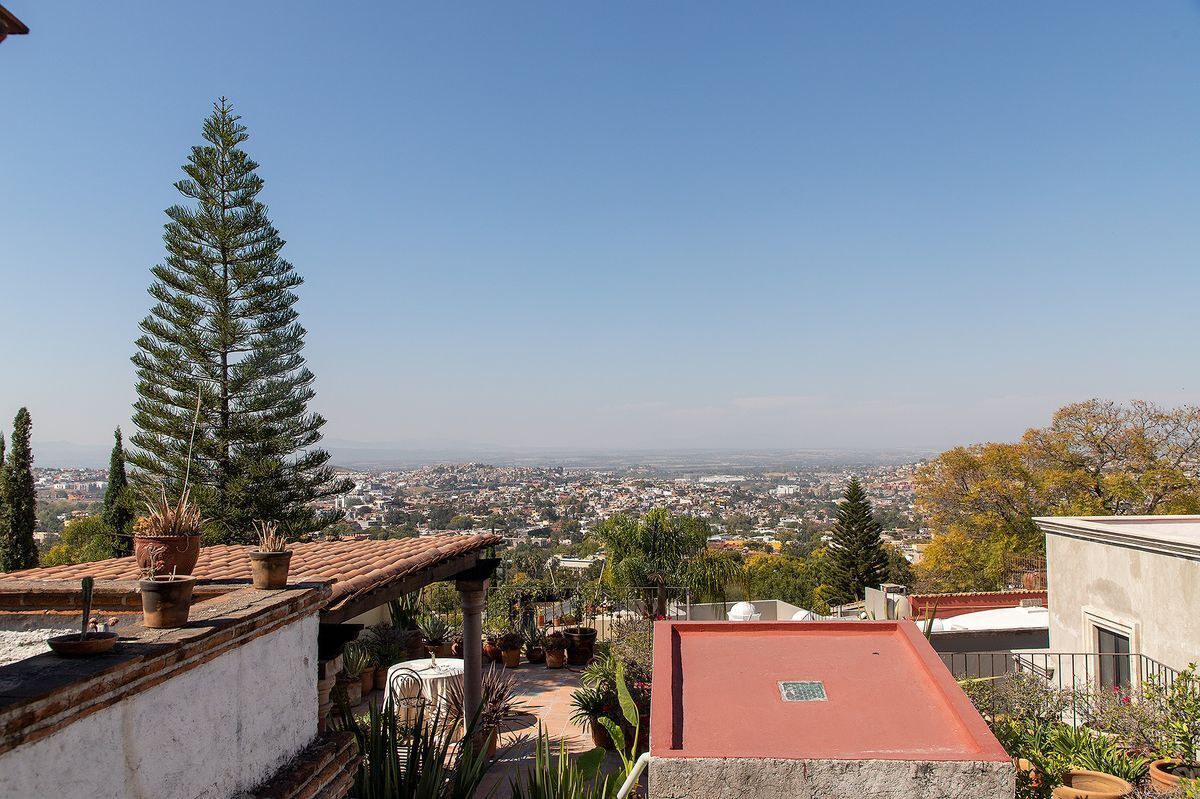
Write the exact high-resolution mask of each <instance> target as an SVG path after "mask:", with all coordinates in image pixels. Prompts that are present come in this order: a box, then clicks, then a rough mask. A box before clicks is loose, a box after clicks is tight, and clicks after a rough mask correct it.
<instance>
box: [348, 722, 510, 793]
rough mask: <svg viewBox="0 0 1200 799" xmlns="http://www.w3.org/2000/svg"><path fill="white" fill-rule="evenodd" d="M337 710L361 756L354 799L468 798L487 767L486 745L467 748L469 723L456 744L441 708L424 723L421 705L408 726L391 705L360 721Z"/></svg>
mask: <svg viewBox="0 0 1200 799" xmlns="http://www.w3.org/2000/svg"><path fill="white" fill-rule="evenodd" d="M339 712H340V715H341V719H342V721H341V725H342V727H343V728H345V729H350V730H352V731H353V732H354V734H355V737H356V738H357V739H358V751H359V752H360V753H361V754H362V756H363V759H362V764H361V765H360V766H359V769H358V774H357V775H356V777H355V780H354V791H353V792H352V795H353V796H355V797H356V798H357V799H395V798H396V797H405V799H471V797H472V796H474V794H475V791H476V789H477V788H478V787H479V784H480V783H481V782H482V781H483V778H484V776H485V775H486V774H487V771H488V769H489V768H490V767H491V761H490V759H489V758H488V753H487V747H476V746H473V745H472V744H471V741H472V740H474V739H475V738H474V735H473V733H474V731H475V729H476V720H474V719H472V721H471V722H470V723H469V724H468V725H467V733H468V734H467V735H466V737H465V738H464V739H462V741H461V742H460V740H459V736H458V730H457V725H454V724H448V723H446V717H445V714H444V712H443V711H440V710H439V711H435V712H434V715H433V717H432V718H430V719H429V720H428V722H427V721H426V713H425V708H424V706H418V707H417V709H416V716H415V718H414V719H413V720H412V724H411V725H410V724H406V723H405V722H404V721H403V720H402V719H401V718H400V717H399V716H398V715H397V713H396V710H395V708H394V707H393V706H391V705H387V706H385V707H384V708H383V709H380V708H379V707H378V706H376V705H372V706H371V709H370V713H369V714H368V715H367V718H366V719H364V720H363V721H362V722H359V721H356V720H355V719H354V716H353V715H352V714H351V712H350V709H349V707H346V706H341V707H340V708H339Z"/></svg>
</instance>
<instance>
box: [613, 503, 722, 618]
mask: <svg viewBox="0 0 1200 799" xmlns="http://www.w3.org/2000/svg"><path fill="white" fill-rule="evenodd" d="M596 532H597V533H598V534H599V535H600V538H601V540H602V541H603V542H604V545H605V548H606V558H605V567H604V568H605V573H604V579H606V580H609V581H611V582H614V583H617V584H618V585H625V586H631V587H649V588H653V589H654V590H655V594H656V601H655V613H656V614H657V615H659V616H665V615H666V613H667V587H668V586H680V585H683V586H687V587H689V588H693V589H696V590H698V591H701V592H705V593H710V594H720V593H721V592H723V591H724V587H725V584H726V582H728V580H729V579H730V578H731V577H732V576H733V575H734V574H736V570H737V569H738V568H740V566H738V565H737V564H736V562H735V561H733V560H731V559H729V558H726V557H720V556H718V555H716V554H714V553H711V552H710V551H709V549H708V536H709V527H708V522H706V521H705V520H703V519H699V518H696V517H695V516H675V515H673V514H672V513H671V512H670V511H669V510H667V509H666V508H655V509H654V510H652V511H650V512H649V513H647V514H646V515H645V516H643V517H642V518H640V519H639V518H636V517H632V516H628V515H626V514H623V513H622V514H618V515H616V516H613V517H612V518H609V519H606V520H604V521H603V522H601V523H600V524H599V525H598V526H597V528H596Z"/></svg>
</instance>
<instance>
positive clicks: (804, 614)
mask: <svg viewBox="0 0 1200 799" xmlns="http://www.w3.org/2000/svg"><path fill="white" fill-rule="evenodd" d="M816 619H817V614H815V613H813V612H812V611H811V610H805V609H804V608H800V609H799V610H798V611H796V612H795V613H793V614H792V621H816Z"/></svg>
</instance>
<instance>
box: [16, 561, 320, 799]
mask: <svg viewBox="0 0 1200 799" xmlns="http://www.w3.org/2000/svg"><path fill="white" fill-rule="evenodd" d="M328 595H329V591H328V588H327V587H325V586H320V585H318V586H308V587H298V588H289V589H287V590H284V591H271V592H267V591H254V590H253V589H242V590H239V591H234V592H232V593H229V594H227V595H226V596H224V597H221V598H218V599H213V600H210V601H207V602H203V603H200V604H199V605H197V606H195V607H193V612H192V619H191V622H190V623H189V625H188V626H187V627H184V628H181V629H179V630H145V629H142V628H141V627H140V626H134V627H132V628H131V629H129V630H122V631H121V632H122V634H123V640H122V642H121V643H120V644H118V647H117V648H116V649H114V650H113V652H112V653H109V654H107V655H104V656H100V657H96V658H89V659H85V660H65V659H62V658H59V657H57V656H55V655H52V654H46V655H39V656H37V657H34V658H30V659H27V660H24V661H21V662H19V663H15V664H11V665H8V666H4V667H0V796H50V797H64V799H65V798H66V797H75V796H86V797H89V799H107V798H108V797H112V799H124V798H125V797H131V798H134V799H136V798H140V797H147V798H149V797H154V799H172V797H179V799H185V797H186V799H201V798H208V797H212V798H213V799H225V798H226V797H232V796H235V795H237V794H239V793H241V792H243V791H246V790H249V789H252V788H254V787H255V786H258V785H260V784H262V783H264V782H265V781H267V780H268V779H269V778H271V777H272V775H274V774H275V773H276V772H277V771H278V770H279V769H280V768H281V767H283V766H284V765H285V764H287V763H288V762H289V761H291V760H292V759H293V758H294V757H295V756H296V755H297V754H298V753H300V752H302V751H303V750H304V749H305V747H307V746H309V744H310V743H312V742H313V740H314V739H315V737H316V733H317V686H316V679H317V663H316V654H317V630H318V618H317V613H318V611H319V609H320V606H321V603H322V602H323V600H324V599H325V598H326V597H327V596H328Z"/></svg>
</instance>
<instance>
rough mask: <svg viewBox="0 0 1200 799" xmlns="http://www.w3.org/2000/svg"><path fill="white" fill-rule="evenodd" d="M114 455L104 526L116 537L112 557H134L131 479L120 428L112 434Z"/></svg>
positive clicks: (106, 495)
mask: <svg viewBox="0 0 1200 799" xmlns="http://www.w3.org/2000/svg"><path fill="white" fill-rule="evenodd" d="M113 438H114V439H115V441H114V443H113V448H112V455H110V456H109V459H108V487H107V488H106V489H104V523H105V524H107V525H108V526H109V527H110V528H111V529H112V533H113V537H112V556H113V557H114V558H119V557H121V556H123V555H130V554H133V539H132V538H130V537H129V536H130V533H131V528H132V526H133V516H134V513H133V507H132V503H131V501H130V496H129V478H128V476H127V475H126V474H125V445H124V442H122V440H121V428H119V427H118V428H117V430H116V432H115V433H113Z"/></svg>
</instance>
